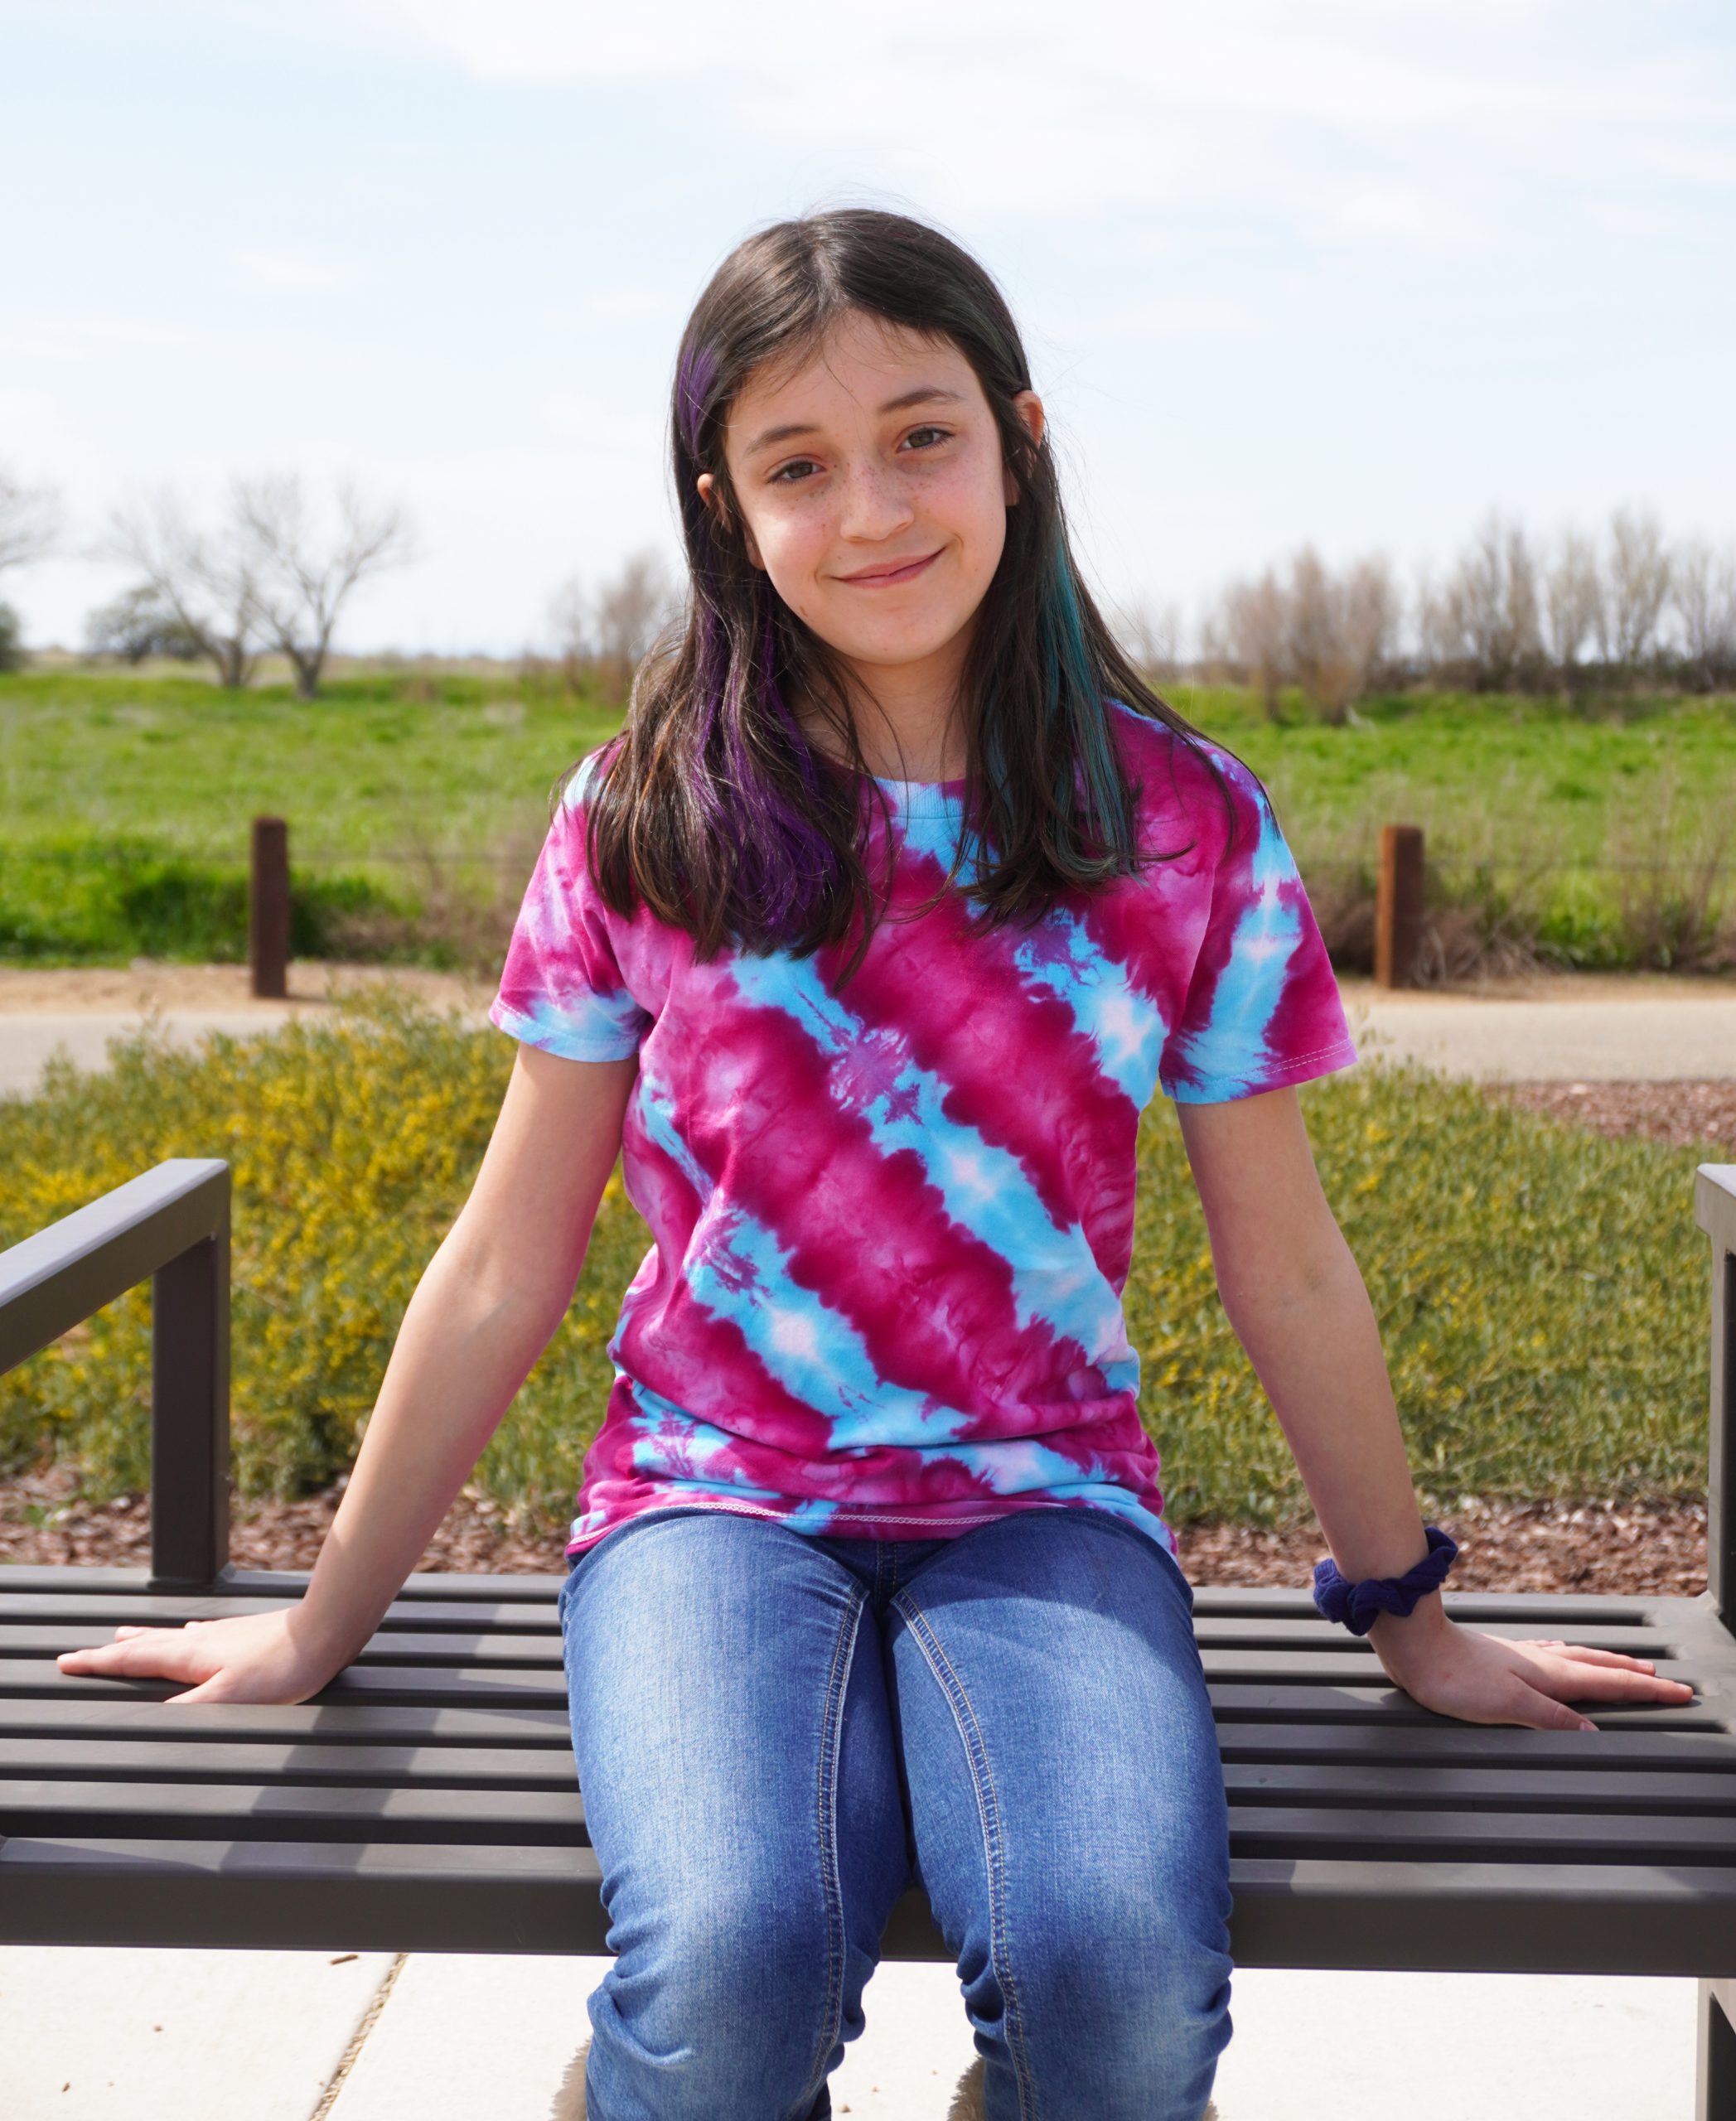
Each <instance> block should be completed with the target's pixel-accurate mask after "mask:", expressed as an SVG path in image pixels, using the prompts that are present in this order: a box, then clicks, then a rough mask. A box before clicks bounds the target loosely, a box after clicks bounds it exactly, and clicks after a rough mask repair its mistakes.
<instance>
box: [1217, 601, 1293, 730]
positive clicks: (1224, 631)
mask: <svg viewBox="0 0 1736 2121" xmlns="http://www.w3.org/2000/svg"><path fill="white" fill-rule="evenodd" d="M1214 631H1215V632H1216V633H1217V634H1218V635H1220V636H1221V640H1222V641H1223V645H1224V646H1225V647H1226V649H1227V650H1228V651H1229V655H1230V658H1231V661H1232V662H1234V663H1235V664H1236V665H1237V666H1238V667H1239V668H1240V671H1241V673H1242V674H1243V676H1244V677H1245V678H1246V679H1248V681H1249V682H1250V684H1256V685H1258V686H1259V688H1260V694H1261V697H1262V698H1263V699H1264V700H1265V710H1266V716H1267V719H1268V720H1269V721H1272V722H1275V721H1276V720H1277V719H1278V712H1279V688H1280V687H1281V686H1282V685H1283V684H1284V682H1285V680H1286V679H1288V678H1289V676H1290V674H1291V672H1290V663H1289V654H1290V638H1289V636H1290V629H1289V609H1288V606H1287V603H1286V600H1285V597H1284V592H1283V590H1282V589H1281V588H1280V587H1279V584H1278V577H1277V576H1276V575H1275V574H1274V573H1273V572H1272V570H1271V568H1267V569H1266V571H1265V573H1264V574H1263V575H1261V576H1260V579H1259V580H1258V581H1257V582H1232V583H1231V586H1230V587H1229V589H1228V590H1227V591H1226V592H1225V596H1224V603H1223V610H1222V613H1221V617H1220V618H1219V620H1218V621H1217V625H1216V628H1215V629H1214Z"/></svg>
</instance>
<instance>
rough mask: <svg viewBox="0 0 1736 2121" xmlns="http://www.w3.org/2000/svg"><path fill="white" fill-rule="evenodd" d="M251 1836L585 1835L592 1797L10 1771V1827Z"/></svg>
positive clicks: (454, 1840)
mask: <svg viewBox="0 0 1736 2121" xmlns="http://www.w3.org/2000/svg"><path fill="white" fill-rule="evenodd" d="M218 1828H222V1829H227V1830H228V1831H229V1832H230V1834H235V1835H236V1836H238V1837H239V1838H245V1839H247V1840H249V1841H255V1840H260V1841H263V1840H273V1841H282V1840H284V1839H288V1838H295V1837H297V1836H299V1837H300V1838H302V1839H310V1838H316V1837H317V1838H321V1839H329V1840H334V1841H348V1842H352V1843H354V1842H362V1843H365V1842H368V1841H373V1840H392V1841H433V1842H439V1843H442V1844H446V1845H449V1846H451V1847H453V1848H462V1847H464V1846H466V1845H467V1844H469V1843H496V1842H504V1843H511V1844H513V1845H515V1846H517V1845H523V1846H525V1847H527V1848H528V1847H532V1846H536V1845H539V1844H540V1843H545V1842H558V1843H567V1842H582V1841H584V1840H585V1839H586V1838H587V1836H586V1834H585V1809H584V1800H583V1798H581V1796H580V1795H579V1793H578V1785H577V1783H576V1782H573V1783H571V1784H569V1786H568V1788H567V1789H565V1790H442V1789H440V1788H438V1787H436V1786H433V1785H426V1784H424V1785H419V1786H414V1787H410V1788H404V1789H383V1788H380V1787H378V1786H360V1787H358V1786H354V1785H345V1786H341V1787H336V1788H309V1787H307V1786H305V1785H301V1784H297V1783H293V1782H287V1783H286V1782H268V1783H253V1784H239V1785H238V1784H235V1783H229V1782H149V1781H138V1782H94V1781H78V1782H64V1781H60V1780H40V1781H23V1780H18V1781H12V1780H7V1781H0V1834H7V1835H10V1834H31V1833H33V1832H37V1831H41V1832H45V1833H58V1834H73V1835H78V1834H127V1835H128V1836H133V1837H137V1838H156V1837H157V1836H159V1835H160V1836H162V1838H166V1839H172V1838H177V1837H180V1836H183V1835H192V1836H200V1837H202V1836H209V1835H210V1834H211V1833H212V1831H213V1830H214V1829H218Z"/></svg>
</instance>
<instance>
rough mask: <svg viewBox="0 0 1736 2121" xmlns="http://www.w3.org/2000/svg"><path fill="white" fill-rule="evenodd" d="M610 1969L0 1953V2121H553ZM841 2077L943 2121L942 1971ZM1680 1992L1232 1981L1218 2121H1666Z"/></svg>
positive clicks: (1319, 1979) (950, 2081)
mask: <svg viewBox="0 0 1736 2121" xmlns="http://www.w3.org/2000/svg"><path fill="white" fill-rule="evenodd" d="M606 1964H607V1962H606V1961H604V1960H602V1959H549V1958H540V1957H525V1958H480V1957H471V1956H468V1955H457V1954H436V1953H416V1954H409V1955H408V1956H406V1957H404V1958H402V1959H393V1958H392V1957H390V1956H389V1954H381V1953H377V1952H375V1953H365V1954H360V1956H359V1957H353V1958H349V1959H341V1957H340V1955H338V1954H326V1953H310V1952H168V1951H163V1952H148V1951H112V1950H87V1949H65V1948H60V1949H25V1948H19V1947H12V1948H7V1949H0V2114H4V2115H5V2116H6V2117H7V2121H568V2115H569V2114H570V2113H571V2111H572V2108H571V2104H570V2100H571V2097H572V2090H573V2087H572V2083H571V2079H572V2076H573V2071H572V2070H571V2066H570V2065H571V2064H572V2062H573V2057H574V2056H575V2055H576V2053H577V2051H578V2046H579V2045H580V2043H581V2041H583V2040H584V2039H585V2038H586V2037H587V2036H588V2032H589V2024H588V2019H587V2017H586V2014H585V1999H586V1998H587V1997H588V1995H589V1993H591V1991H592V1988H594V1987H595V1986H596V1984H597V1982H598V1981H599V1980H600V1979H601V1978H602V1973H603V1969H604V1967H605V1965H606ZM864 2007H865V2010H866V2014H867V2018H868V2028H867V2031H866V2032H864V2033H863V2036H862V2038H861V2039H860V2040H859V2041H855V2042H853V2044H852V2045H851V2046H850V2047H849V2049H847V2050H846V2051H845V2057H844V2061H843V2063H842V2064H841V2065H840V2066H839V2069H838V2070H837V2071H836V2073H835V2074H834V2076H833V2078H832V2080H831V2082H832V2099H833V2110H834V2114H839V2115H840V2116H841V2115H844V2114H849V2115H850V2116H851V2117H852V2121H944V2117H945V2114H946V2110H947V2107H948V2104H950V2099H951V2097H952V2094H953V2090H954V2088H955V2085H957V2082H958V2080H959V2078H960V2075H961V2074H962V2073H963V2072H964V2070H965V2069H966V2068H967V2067H968V2066H969V2065H970V2061H971V2060H972V2057H973V2055H974V2048H973V2046H972V2038H971V2032H970V2026H969V2024H968V2022H967V2021H966V2019H965V2012H964V2006H963V2003H962V2002H961V2001H960V1996H959V1989H958V1983H957V1980H956V1978H955V1975H954V1974H953V1971H952V1969H951V1968H950V1967H947V1966H939V1965H916V1966H912V1965H905V1964H888V1965H886V1966H883V1967H882V1968H881V1969H880V1970H879V1972H878V1974H876V1975H875V1976H874V1978H873V1982H872V1983H870V1985H869V1988H868V1995H867V1998H866V2002H865V2006H864ZM1231 2017H1232V2021H1233V2023H1234V2026H1235V2036H1234V2037H1233V2039H1232V2040H1231V2044H1230V2046H1229V2048H1228V2050H1227V2051H1226V2055H1225V2056H1224V2059H1223V2061H1222V2064H1221V2067H1220V2070H1219V2074H1218V2081H1217V2087H1216V2102H1217V2108H1218V2113H1219V2115H1220V2117H1221V2121H1392V2117H1393V2116H1394V2115H1395V2114H1410V2113H1414V2112H1416V2111H1418V2110H1419V2109H1420V2110H1424V2111H1427V2112H1429V2113H1431V2114H1435V2113H1455V2112H1456V2113H1461V2114H1468V2115H1472V2116H1475V2117H1477V2121H1518V2117H1520V2116H1523V2117H1524V2121H1680V2116H1681V2115H1683V2114H1688V2113H1690V2112H1691V2110H1692V2107H1693V2094H1694V2023H1695V1985H1694V1983H1692V1982H1689V1981H1660V1980H1632V1979H1607V1978H1606V1979H1593V1978H1564V1977H1561V1976H1557V1975H1539V1976H1530V1977H1523V1978H1515V1977H1511V1976H1506V1975H1492V1974H1296V1973H1269V1972H1265V1971H1244V1972H1240V1973H1238V1974H1236V1976H1235V1978H1234V1981H1233V1983H1232V2001H1231Z"/></svg>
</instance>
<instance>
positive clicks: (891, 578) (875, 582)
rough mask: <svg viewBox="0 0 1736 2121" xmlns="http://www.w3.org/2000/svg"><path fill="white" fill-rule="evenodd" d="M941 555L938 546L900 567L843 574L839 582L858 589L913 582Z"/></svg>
mask: <svg viewBox="0 0 1736 2121" xmlns="http://www.w3.org/2000/svg"><path fill="white" fill-rule="evenodd" d="M940 557H941V553H940V548H939V547H938V546H936V548H935V550H934V551H933V552H931V553H925V554H924V555H923V557H922V558H921V559H919V560H907V561H906V562H905V563H903V565H902V567H894V568H880V569H878V570H877V571H875V572H873V573H868V574H843V575H840V576H839V577H838V578H839V581H840V582H852V583H853V584H854V585H855V587H857V588H858V589H883V588H887V587H890V586H892V584H894V583H896V582H913V581H914V580H915V579H916V577H917V576H918V575H919V574H920V573H921V572H922V570H923V568H926V567H927V566H929V565H931V563H933V562H934V561H936V560H937V559H939V558H940Z"/></svg>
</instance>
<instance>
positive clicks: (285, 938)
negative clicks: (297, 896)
mask: <svg viewBox="0 0 1736 2121" xmlns="http://www.w3.org/2000/svg"><path fill="white" fill-rule="evenodd" d="M247 958H248V963H249V964H250V965H251V967H252V968H253V991H254V993H255V994H256V995H259V997H261V998H263V999H264V1000H267V1001H272V1002H281V1001H283V999H284V998H286V997H287V996H288V993H289V827H288V824H286V823H285V822H284V820H283V819H282V818H255V819H254V829H253V862H252V870H251V880H250V888H249V892H248V899H247Z"/></svg>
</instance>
